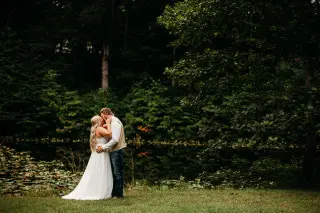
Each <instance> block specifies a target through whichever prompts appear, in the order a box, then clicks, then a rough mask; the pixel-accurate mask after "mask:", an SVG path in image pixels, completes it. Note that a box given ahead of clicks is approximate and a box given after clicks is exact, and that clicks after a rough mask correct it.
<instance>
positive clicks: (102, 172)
mask: <svg viewBox="0 0 320 213" xmlns="http://www.w3.org/2000/svg"><path fill="white" fill-rule="evenodd" d="M105 143H107V139H105V138H97V145H99V144H100V145H102V144H105ZM112 187H113V177H112V169H111V163H110V157H109V152H102V153H97V152H92V153H91V156H90V159H89V162H88V165H87V167H86V170H85V171H84V174H83V176H82V177H81V180H80V182H79V184H78V185H77V187H76V188H75V189H74V190H73V191H72V192H71V193H69V194H68V195H65V196H63V197H62V198H63V199H73V200H101V199H107V198H111V196H112V195H111V194H112Z"/></svg>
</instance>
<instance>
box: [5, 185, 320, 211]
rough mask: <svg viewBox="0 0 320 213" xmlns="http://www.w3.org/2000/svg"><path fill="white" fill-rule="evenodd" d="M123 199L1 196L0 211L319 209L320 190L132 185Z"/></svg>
mask: <svg viewBox="0 0 320 213" xmlns="http://www.w3.org/2000/svg"><path fill="white" fill-rule="evenodd" d="M125 195H126V197H125V199H123V200H113V199H111V200H102V201H70V200H62V199H61V198H59V197H0V213H15V212H17V213H47V212H48V213H57V212H59V213H64V212H71V213H81V212H83V213H90V212H92V213H100V212H112V213H117V212H119V213H120V212H121V213H123V212H143V213H149V212H157V213H159V212H168V213H169V212H186V213H188V212H197V213H201V212H219V213H225V212H234V213H241V212H276V213H278V212H298V213H306V212H315V213H316V212H318V213H319V212H320V192H307V191H293V190H288V191H287V190H253V189H252V190H250V189H247V190H234V189H224V190H196V189H167V190H158V189H156V188H132V189H128V190H127V191H126V194H125Z"/></svg>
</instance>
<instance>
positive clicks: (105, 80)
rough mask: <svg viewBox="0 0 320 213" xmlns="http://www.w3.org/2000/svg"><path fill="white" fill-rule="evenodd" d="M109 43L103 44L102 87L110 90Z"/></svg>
mask: <svg viewBox="0 0 320 213" xmlns="http://www.w3.org/2000/svg"><path fill="white" fill-rule="evenodd" d="M108 60H109V45H108V44H105V43H104V44H103V45H102V61H101V62H102V89H103V90H108V88H109V61H108Z"/></svg>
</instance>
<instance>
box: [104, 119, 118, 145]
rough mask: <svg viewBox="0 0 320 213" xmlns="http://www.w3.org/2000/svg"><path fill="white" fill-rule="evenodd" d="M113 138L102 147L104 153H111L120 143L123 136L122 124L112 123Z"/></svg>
mask: <svg viewBox="0 0 320 213" xmlns="http://www.w3.org/2000/svg"><path fill="white" fill-rule="evenodd" d="M111 130H112V138H111V140H110V141H109V142H108V143H106V144H104V145H102V149H103V150H104V151H110V149H111V148H112V147H113V146H114V145H116V144H117V143H118V142H119V139H120V134H121V124H120V123H118V122H111Z"/></svg>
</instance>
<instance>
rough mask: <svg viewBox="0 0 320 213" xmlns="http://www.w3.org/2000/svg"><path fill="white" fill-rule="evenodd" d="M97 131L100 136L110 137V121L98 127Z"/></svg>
mask: <svg viewBox="0 0 320 213" xmlns="http://www.w3.org/2000/svg"><path fill="white" fill-rule="evenodd" d="M98 132H99V135H101V136H102V137H111V136H112V131H111V125H110V122H107V123H106V124H105V125H103V127H98Z"/></svg>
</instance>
